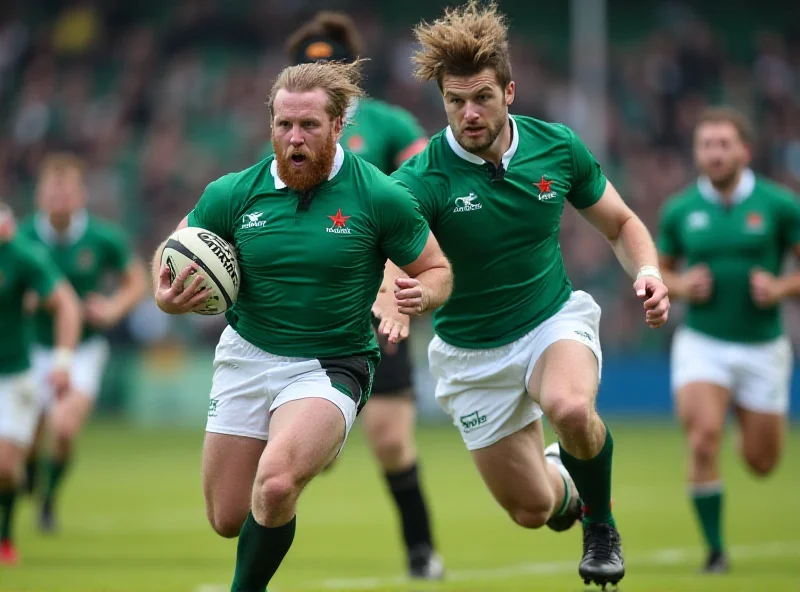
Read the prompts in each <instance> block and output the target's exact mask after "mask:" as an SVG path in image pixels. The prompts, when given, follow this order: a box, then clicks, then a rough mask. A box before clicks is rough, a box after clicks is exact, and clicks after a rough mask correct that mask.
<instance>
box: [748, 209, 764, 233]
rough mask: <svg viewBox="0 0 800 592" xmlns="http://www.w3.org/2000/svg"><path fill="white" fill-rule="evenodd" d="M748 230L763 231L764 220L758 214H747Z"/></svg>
mask: <svg viewBox="0 0 800 592" xmlns="http://www.w3.org/2000/svg"><path fill="white" fill-rule="evenodd" d="M746 223H747V228H748V229H750V230H761V228H762V227H763V226H764V218H763V216H761V214H759V213H758V212H750V213H748V214H747V222H746Z"/></svg>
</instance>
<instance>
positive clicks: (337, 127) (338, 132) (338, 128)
mask: <svg viewBox="0 0 800 592" xmlns="http://www.w3.org/2000/svg"><path fill="white" fill-rule="evenodd" d="M343 129H344V119H343V118H342V117H335V118H334V119H333V136H334V137H335V138H336V141H337V142H338V141H339V138H341V137H342V130H343Z"/></svg>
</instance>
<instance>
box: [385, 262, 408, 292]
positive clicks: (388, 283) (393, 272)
mask: <svg viewBox="0 0 800 592" xmlns="http://www.w3.org/2000/svg"><path fill="white" fill-rule="evenodd" d="M401 277H408V274H407V273H406V272H405V271H403V270H402V269H400V268H399V267H397V265H395V264H394V263H392V262H391V261H390V260H388V259H387V260H386V265H385V267H384V268H383V282H382V283H381V288H380V292H389V293H391V292H394V290H395V283H394V281H395V280H396V279H397V278H401Z"/></svg>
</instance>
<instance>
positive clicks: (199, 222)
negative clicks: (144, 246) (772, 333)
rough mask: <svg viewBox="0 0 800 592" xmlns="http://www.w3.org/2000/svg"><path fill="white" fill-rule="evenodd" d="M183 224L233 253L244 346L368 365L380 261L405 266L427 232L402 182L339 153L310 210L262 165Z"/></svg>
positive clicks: (229, 179)
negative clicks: (363, 359)
mask: <svg viewBox="0 0 800 592" xmlns="http://www.w3.org/2000/svg"><path fill="white" fill-rule="evenodd" d="M189 225H190V226H195V227H200V228H205V229H206V230H210V231H211V232H214V233H216V234H218V235H219V236H220V237H222V238H224V239H225V240H227V241H228V242H230V243H232V244H233V245H234V246H235V247H236V251H237V254H238V258H239V267H240V270H241V285H240V288H239V297H238V300H237V301H236V304H235V305H234V306H233V308H231V309H230V310H229V311H228V313H227V320H228V323H229V324H230V325H231V326H232V327H233V328H234V329H235V330H236V331H237V332H238V333H239V334H240V335H241V336H242V337H243V338H244V339H246V340H247V341H249V342H250V343H252V344H253V345H255V346H257V347H259V348H261V349H263V350H264V351H266V352H269V353H271V354H274V355H279V356H289V357H304V358H318V359H319V358H340V357H345V356H353V355H367V356H369V357H371V358H372V359H373V360H374V361H375V362H377V361H378V360H379V350H378V345H377V342H376V341H375V335H374V334H373V331H372V326H371V320H370V319H371V307H372V303H373V302H374V300H375V296H376V294H377V293H378V288H379V287H380V284H381V281H382V279H383V269H384V264H385V262H386V258H387V257H388V258H391V260H392V261H394V262H395V263H396V264H397V265H400V266H403V265H407V264H409V263H412V262H413V261H415V260H416V259H417V258H418V257H419V256H420V254H421V253H422V251H423V249H424V247H425V243H426V241H427V238H428V232H429V230H428V227H427V225H426V224H425V221H424V220H423V218H422V216H421V214H420V213H419V211H418V210H417V209H416V208H415V207H414V202H413V199H412V198H411V196H410V195H409V194H408V190H407V189H406V188H405V187H403V185H402V184H401V183H398V182H397V181H395V180H393V179H391V178H389V177H387V176H386V175H384V174H383V173H381V172H380V171H379V170H378V169H377V168H375V167H374V166H372V165H371V164H369V163H367V162H365V161H364V160H362V159H361V158H359V157H357V156H355V155H353V154H350V153H349V152H345V151H344V150H343V149H342V148H341V146H337V149H336V158H335V160H334V167H333V170H332V171H331V176H330V177H329V179H328V180H327V181H325V182H323V183H322V184H320V185H319V186H318V187H317V189H316V191H315V192H314V196H313V199H312V201H311V203H310V206H309V207H308V208H307V209H305V208H304V207H303V206H302V205H301V204H300V200H299V195H298V193H297V192H296V191H293V190H291V189H289V188H288V187H286V186H285V184H284V183H283V182H282V181H281V180H280V178H279V177H278V174H277V163H276V162H275V159H274V157H269V158H267V159H265V160H263V161H261V162H259V163H258V164H256V165H255V166H253V167H251V168H249V169H247V170H245V171H242V172H240V173H232V174H229V175H226V176H224V177H222V178H220V179H218V180H217V181H214V182H213V183H211V184H210V185H209V186H208V187H207V188H206V191H205V193H204V194H203V196H202V197H201V198H200V202H199V203H198V204H197V206H196V207H195V209H194V210H192V212H191V213H190V214H189Z"/></svg>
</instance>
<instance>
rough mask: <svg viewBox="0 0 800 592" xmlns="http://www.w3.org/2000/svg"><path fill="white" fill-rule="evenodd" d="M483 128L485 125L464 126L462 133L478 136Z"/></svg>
mask: <svg viewBox="0 0 800 592" xmlns="http://www.w3.org/2000/svg"><path fill="white" fill-rule="evenodd" d="M485 129H486V128H485V127H467V128H464V133H465V134H467V135H468V136H479V135H481V134H482V133H483V130H485Z"/></svg>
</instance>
